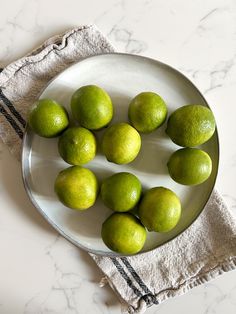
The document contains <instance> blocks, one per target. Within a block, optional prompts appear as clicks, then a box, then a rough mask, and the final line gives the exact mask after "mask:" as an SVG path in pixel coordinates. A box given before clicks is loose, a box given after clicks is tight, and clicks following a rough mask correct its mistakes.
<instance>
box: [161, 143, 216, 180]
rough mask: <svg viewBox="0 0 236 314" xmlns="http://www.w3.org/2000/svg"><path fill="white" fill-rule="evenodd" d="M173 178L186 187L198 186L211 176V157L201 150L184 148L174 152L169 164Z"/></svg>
mask: <svg viewBox="0 0 236 314" xmlns="http://www.w3.org/2000/svg"><path fill="white" fill-rule="evenodd" d="M167 166H168V170H169V174H170V176H171V178H172V179H173V180H175V181H176V182H178V183H180V184H184V185H197V184H201V183H203V182H204V181H206V180H207V179H208V178H209V176H210V175H211V170H212V162H211V158H210V156H209V155H208V154H207V153H206V152H204V151H203V150H201V149H197V148H182V149H179V150H177V151H176V152H174V153H173V154H172V155H171V157H170V159H169V161H168V163H167Z"/></svg>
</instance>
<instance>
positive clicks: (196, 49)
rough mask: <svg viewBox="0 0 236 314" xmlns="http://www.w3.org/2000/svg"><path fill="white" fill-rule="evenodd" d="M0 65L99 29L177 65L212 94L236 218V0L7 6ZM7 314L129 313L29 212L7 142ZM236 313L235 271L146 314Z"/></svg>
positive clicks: (225, 184)
mask: <svg viewBox="0 0 236 314" xmlns="http://www.w3.org/2000/svg"><path fill="white" fill-rule="evenodd" d="M0 7H1V16H0V43H1V47H0V66H4V65H6V64H8V63H9V62H11V61H13V60H14V59H15V58H18V57H20V56H22V55H23V54H25V53H27V52H28V51H29V50H30V49H32V48H34V47H35V46H37V45H38V44H40V43H41V42H42V41H43V40H45V39H47V38H48V37H49V36H51V35H53V34H55V33H58V32H61V31H64V30H65V29H67V28H70V27H73V26H76V25H80V24H84V23H85V24H88V23H96V24H97V26H98V27H99V28H100V29H101V31H103V33H104V34H106V35H107V36H108V38H109V39H110V40H111V42H112V43H113V44H114V46H115V47H116V48H117V49H118V50H120V51H126V52H130V53H139V54H143V55H146V56H150V57H153V58H156V59H159V60H161V61H164V62H166V63H169V64H171V65H173V66H175V67H177V68H178V69H180V70H181V71H182V72H184V73H185V74H187V75H188V76H189V77H190V78H191V79H192V80H193V81H194V82H195V83H196V85H197V86H198V87H199V88H200V89H201V91H203V93H204V94H205V96H206V98H207V99H208V101H209V103H210V105H211V106H212V109H213V111H214V113H215V116H216V119H217V123H218V128H219V133H220V142H221V163H220V171H219V175H218V180H217V187H218V190H219V191H221V192H222V194H223V195H224V197H225V199H226V201H227V202H228V204H229V206H230V207H231V209H232V210H233V211H234V213H235V214H236V193H235V177H236V145H235V137H236V123H235V116H236V105H235V89H236V1H235V0H214V1H213V0H196V1H193V0H192V1H191V0H179V1H177V0H165V1H162V0H133V1H132V0H130V1H128V0H127V1H125V0H100V1H91V0H86V1H85V0H84V1H80V0H70V1H68V0H67V1H65V0H61V1H58V0H57V1H56V0H50V1H46V0H14V1H13V0H8V1H3V0H0ZM0 200H1V202H0V217H1V218H0V252H1V253H0V313H1V314H18V313H19V314H21V313H25V314H33V313H38V314H39V313H40V314H41V313H42V314H49V313H50V314H74V313H81V314H85V313H86V314H92V313H105V314H117V313H121V309H120V305H119V302H118V300H117V298H116V296H115V294H114V293H113V292H112V290H111V289H110V288H109V287H105V288H102V289H101V288H99V287H98V281H99V279H100V278H101V275H102V274H101V273H100V271H99V270H98V269H97V268H96V265H95V264H94V262H93V261H92V260H91V259H90V258H89V257H88V256H87V254H86V253H85V252H83V251H81V250H79V249H77V248H76V247H74V246H73V245H71V244H70V243H68V242H67V241H66V240H64V239H63V238H61V237H59V236H58V235H57V233H56V232H55V231H54V230H53V229H52V228H51V227H50V226H49V225H48V224H47V223H46V222H45V221H44V220H43V218H42V217H41V216H40V215H39V214H38V213H37V212H36V210H35V209H34V208H33V206H32V205H31V204H30V202H29V200H28V198H27V196H26V194H25V192H24V189H23V185H22V181H21V171H20V165H19V164H18V163H17V162H16V161H15V160H14V158H13V157H12V156H11V155H10V153H9V152H8V149H7V148H6V147H5V146H4V145H3V144H2V143H0ZM190 311H191V313H192V314H222V313H227V314H234V313H236V272H231V273H227V274H224V275H223V276H221V277H219V278H218V279H216V280H214V281H212V282H210V283H207V284H205V285H202V286H201V287H198V288H195V289H194V290H192V291H190V292H189V293H188V294H186V295H184V296H182V297H178V298H174V299H172V300H169V301H167V302H165V303H163V304H161V305H160V306H158V307H152V308H150V309H149V310H148V311H147V313H149V314H153V313H159V314H164V313H165V314H172V313H175V314H182V313H189V312H190Z"/></svg>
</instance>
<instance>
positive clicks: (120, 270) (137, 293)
mask: <svg viewBox="0 0 236 314" xmlns="http://www.w3.org/2000/svg"><path fill="white" fill-rule="evenodd" d="M111 260H112V262H113V264H114V265H115V267H116V268H117V270H118V272H119V273H120V274H121V276H122V277H123V278H124V280H125V281H126V283H127V285H128V286H129V287H130V288H131V289H132V290H133V291H134V293H135V294H136V295H137V296H138V297H140V298H142V297H143V295H142V293H141V292H140V291H139V289H137V288H136V287H135V286H134V285H133V283H132V280H131V279H130V278H129V276H128V275H127V274H126V272H125V271H124V268H123V267H122V266H121V264H120V263H119V262H118V260H117V259H116V258H111Z"/></svg>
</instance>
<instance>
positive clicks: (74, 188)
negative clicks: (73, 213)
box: [54, 166, 98, 210]
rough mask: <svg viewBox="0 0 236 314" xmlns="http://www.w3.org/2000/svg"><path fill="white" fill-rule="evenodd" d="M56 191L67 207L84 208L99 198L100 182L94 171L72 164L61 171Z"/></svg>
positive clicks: (57, 179)
mask: <svg viewBox="0 0 236 314" xmlns="http://www.w3.org/2000/svg"><path fill="white" fill-rule="evenodd" d="M54 187H55V192H56V194H57V196H58V198H59V200H60V201H61V202H62V203H63V204H64V205H65V206H67V207H70V208H73V209H80V210H84V209H87V208H89V207H91V206H92V205H93V204H94V203H95V201H96V198H97V194H98V182H97V178H96V176H95V175H94V173H93V172H92V171H91V170H89V169H86V168H82V167H80V166H72V167H69V168H66V169H64V170H62V171H61V172H59V174H58V176H57V178H56V181H55V186H54Z"/></svg>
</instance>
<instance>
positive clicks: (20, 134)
mask: <svg viewBox="0 0 236 314" xmlns="http://www.w3.org/2000/svg"><path fill="white" fill-rule="evenodd" d="M0 113H2V114H3V115H4V117H5V118H6V120H7V121H8V122H9V124H10V125H11V126H12V128H13V129H14V130H15V132H16V134H17V135H18V136H19V138H20V139H22V138H23V132H22V130H21V129H20V127H19V126H18V124H17V123H16V122H15V120H14V119H13V118H12V117H11V116H10V115H9V113H7V111H6V110H5V109H4V107H3V106H2V105H1V104H0Z"/></svg>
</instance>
